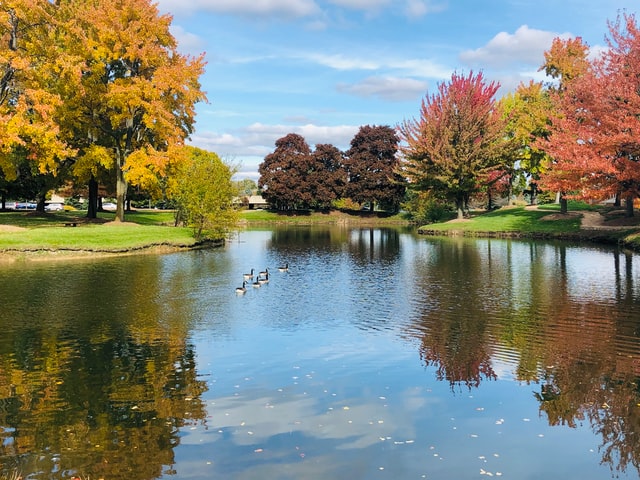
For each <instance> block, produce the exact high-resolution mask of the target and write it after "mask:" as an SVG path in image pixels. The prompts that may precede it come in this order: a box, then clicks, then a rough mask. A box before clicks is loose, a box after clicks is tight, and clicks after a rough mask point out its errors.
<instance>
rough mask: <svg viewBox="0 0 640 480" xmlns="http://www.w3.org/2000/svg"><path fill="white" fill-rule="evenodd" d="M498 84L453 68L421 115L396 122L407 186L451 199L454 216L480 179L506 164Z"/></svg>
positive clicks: (465, 204) (460, 212)
mask: <svg viewBox="0 0 640 480" xmlns="http://www.w3.org/2000/svg"><path fill="white" fill-rule="evenodd" d="M498 88H499V84H497V83H496V82H490V83H488V84H487V83H486V82H485V79H484V77H483V75H482V73H478V74H473V73H469V75H467V76H466V77H465V76H462V75H459V74H457V73H454V74H453V75H452V76H451V81H450V82H449V83H441V84H439V85H438V92H437V93H435V94H433V95H430V96H428V97H426V98H425V99H424V100H423V101H422V107H421V109H420V118H418V119H416V120H411V121H405V122H404V123H403V124H402V125H401V126H400V132H401V134H402V137H403V139H404V141H405V142H406V146H405V147H404V148H403V149H402V152H403V154H404V165H403V168H404V172H405V174H406V176H407V178H409V181H410V185H411V186H412V188H414V189H415V190H417V191H432V192H436V193H440V194H443V195H444V196H446V197H447V198H448V199H449V200H451V201H453V202H455V205H456V208H457V210H458V218H462V217H463V215H464V211H465V210H466V209H467V208H468V202H469V198H470V197H471V196H472V195H474V194H475V193H476V192H478V191H479V190H480V188H481V179H484V178H488V177H487V175H488V173H489V172H491V171H495V170H502V169H503V168H505V160H506V158H505V152H504V148H505V146H506V142H505V138H504V120H503V119H502V116H501V111H500V109H499V108H497V104H496V101H495V99H494V97H495V94H496V92H497V91H498Z"/></svg>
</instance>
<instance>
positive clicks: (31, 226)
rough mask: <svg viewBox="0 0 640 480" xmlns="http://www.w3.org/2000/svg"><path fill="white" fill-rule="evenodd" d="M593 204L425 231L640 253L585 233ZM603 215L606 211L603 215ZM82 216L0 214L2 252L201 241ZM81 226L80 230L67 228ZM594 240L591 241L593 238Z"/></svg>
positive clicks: (150, 220) (309, 219)
mask: <svg viewBox="0 0 640 480" xmlns="http://www.w3.org/2000/svg"><path fill="white" fill-rule="evenodd" d="M594 208H597V207H593V206H591V205H586V204H579V203H575V204H570V205H569V212H570V213H569V214H568V215H560V214H558V213H557V210H558V209H559V207H558V206H557V205H548V206H546V205H545V206H541V207H540V208H538V209H528V208H525V207H509V208H501V209H499V210H495V211H493V212H488V213H484V212H482V213H479V214H477V215H474V216H472V218H470V219H465V220H462V221H456V220H454V221H450V222H444V223H436V224H430V225H425V226H423V227H420V228H419V230H422V231H423V232H425V233H432V234H439V233H440V232H441V233H442V234H450V233H452V232H454V231H455V232H456V234H460V232H463V234H466V235H469V234H471V235H477V236H483V235H493V234H498V235H501V234H505V235H510V234H514V235H518V236H531V237H541V236H544V237H555V238H569V237H574V236H575V237H576V238H578V237H580V238H585V239H589V238H590V239H592V240H593V239H596V238H600V240H602V241H608V242H610V243H611V242H617V241H622V243H624V244H626V245H627V246H630V247H631V248H634V249H637V250H640V226H631V227H629V228H627V229H618V230H607V231H604V232H603V231H592V232H585V230H584V229H581V213H580V211H586V210H593V209H594ZM603 212H604V210H603ZM85 215H86V212H83V211H64V212H51V213H46V214H37V213H35V212H0V252H16V251H17V252H29V251H58V250H59V251H64V250H67V251H90V252H124V251H132V250H138V249H143V248H148V247H156V246H157V247H164V246H166V247H192V246H195V244H196V242H195V240H194V238H193V236H192V231H191V229H189V228H184V227H173V212H171V211H158V210H137V211H134V212H131V213H127V215H126V218H125V220H126V222H124V223H122V224H118V223H115V222H112V221H111V220H113V218H114V213H110V212H101V213H99V214H98V219H96V220H92V221H89V220H88V219H86V218H85ZM240 219H241V227H243V226H244V227H246V226H251V225H260V224H274V223H289V224H299V225H307V224H338V223H339V224H348V225H352V226H355V227H357V226H358V225H362V226H365V225H366V226H370V225H375V226H384V225H390V226H391V225H407V224H408V221H407V219H406V218H405V217H404V215H402V214H398V215H384V214H378V213H369V212H352V213H344V212H329V213H320V212H309V213H307V212H295V213H291V214H283V213H276V212H271V211H267V210H246V211H243V212H241V213H240ZM71 222H77V226H76V227H66V226H65V223H71ZM589 236H590V237H589Z"/></svg>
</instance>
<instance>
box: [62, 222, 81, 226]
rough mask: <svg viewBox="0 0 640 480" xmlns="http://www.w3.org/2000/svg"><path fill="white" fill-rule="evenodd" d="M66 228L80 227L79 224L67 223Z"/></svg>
mask: <svg viewBox="0 0 640 480" xmlns="http://www.w3.org/2000/svg"><path fill="white" fill-rule="evenodd" d="M64 226H65V227H77V226H78V222H65V224H64Z"/></svg>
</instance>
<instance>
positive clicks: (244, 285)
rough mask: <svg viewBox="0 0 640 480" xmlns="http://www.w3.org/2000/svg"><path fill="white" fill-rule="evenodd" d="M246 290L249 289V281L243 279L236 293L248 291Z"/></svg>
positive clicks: (240, 293)
mask: <svg viewBox="0 0 640 480" xmlns="http://www.w3.org/2000/svg"><path fill="white" fill-rule="evenodd" d="M246 291H247V282H244V281H243V282H242V286H241V287H236V293H237V294H239V295H242V294H243V293H246Z"/></svg>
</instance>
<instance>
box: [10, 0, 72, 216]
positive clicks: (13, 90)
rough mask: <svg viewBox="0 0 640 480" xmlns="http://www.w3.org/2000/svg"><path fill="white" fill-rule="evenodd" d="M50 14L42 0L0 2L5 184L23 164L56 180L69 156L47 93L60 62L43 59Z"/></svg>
mask: <svg viewBox="0 0 640 480" xmlns="http://www.w3.org/2000/svg"><path fill="white" fill-rule="evenodd" d="M54 12H55V6H54V5H53V4H52V3H51V2H48V1H46V0H10V1H3V2H1V3H0V174H1V175H2V176H4V178H5V179H6V180H13V179H15V178H16V175H17V169H18V165H19V164H21V163H24V161H25V160H26V161H27V162H28V164H29V165H30V171H31V173H32V174H33V175H38V174H51V175H56V174H57V173H58V171H59V167H60V163H61V162H62V161H63V160H64V159H65V158H66V156H67V155H69V154H70V153H71V152H70V150H69V149H67V146H66V145H65V143H64V142H63V141H62V140H61V139H60V136H59V129H58V126H57V124H56V121H55V115H54V112H55V109H56V107H57V106H59V105H60V103H61V98H60V96H59V95H58V94H57V93H56V92H55V90H52V89H51V88H50V86H51V84H52V83H55V82H56V81H57V80H56V79H54V75H55V74H56V72H57V66H58V64H59V62H60V58H58V57H51V56H49V55H48V54H47V53H48V52H47V48H48V46H47V39H48V37H49V32H50V30H51V28H52V26H53V14H54ZM43 200H44V197H43ZM42 208H43V209H44V201H43V202H42Z"/></svg>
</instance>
